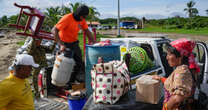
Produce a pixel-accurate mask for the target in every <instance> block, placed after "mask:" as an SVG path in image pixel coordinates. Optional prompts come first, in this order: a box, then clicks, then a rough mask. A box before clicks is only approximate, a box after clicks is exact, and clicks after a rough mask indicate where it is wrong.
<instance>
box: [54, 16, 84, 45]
mask: <svg viewBox="0 0 208 110" xmlns="http://www.w3.org/2000/svg"><path fill="white" fill-rule="evenodd" d="M56 28H57V29H58V30H59V37H60V39H61V41H63V42H67V43H72V42H75V41H77V40H78V32H79V30H80V29H81V28H82V29H84V30H85V29H87V28H88V25H87V23H86V21H85V20H82V21H76V20H75V19H74V17H73V14H72V13H70V14H66V15H64V16H63V17H62V18H61V20H59V22H58V23H57V24H56Z"/></svg>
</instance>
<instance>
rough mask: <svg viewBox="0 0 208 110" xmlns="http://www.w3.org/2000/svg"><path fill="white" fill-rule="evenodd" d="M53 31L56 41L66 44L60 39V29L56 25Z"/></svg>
mask: <svg viewBox="0 0 208 110" xmlns="http://www.w3.org/2000/svg"><path fill="white" fill-rule="evenodd" d="M51 33H52V34H53V35H54V37H55V42H57V43H59V44H61V45H64V43H63V42H62V41H61V40H60V37H59V30H58V29H57V28H56V27H55V26H54V27H53V29H52V30H51Z"/></svg>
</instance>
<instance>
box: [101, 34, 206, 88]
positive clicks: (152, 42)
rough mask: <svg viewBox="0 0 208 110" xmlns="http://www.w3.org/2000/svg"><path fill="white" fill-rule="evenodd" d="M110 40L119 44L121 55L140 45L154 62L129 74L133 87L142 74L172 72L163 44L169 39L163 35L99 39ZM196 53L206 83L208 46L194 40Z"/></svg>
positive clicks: (167, 74) (166, 74)
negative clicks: (149, 66) (135, 73)
mask: <svg viewBox="0 0 208 110" xmlns="http://www.w3.org/2000/svg"><path fill="white" fill-rule="evenodd" d="M105 40H110V41H111V43H113V44H119V45H120V48H121V57H122V55H124V53H125V52H126V51H123V50H128V49H129V48H131V47H134V46H140V47H142V48H143V49H145V50H146V52H147V54H148V56H149V57H150V59H151V60H152V61H153V62H154V64H155V66H154V67H153V68H151V69H147V70H145V71H143V72H140V73H138V74H137V75H133V76H131V80H132V82H131V83H132V84H133V86H132V87H133V88H135V85H134V84H135V80H136V79H137V78H138V77H140V76H141V75H143V74H159V75H162V76H165V77H167V76H169V74H170V73H171V72H172V70H173V69H172V68H171V67H169V65H168V62H167V60H166V52H165V48H164V46H165V44H166V43H169V42H170V41H171V40H170V39H167V38H165V37H159V38H150V37H147V38H136V37H133V38H101V41H105ZM193 52H194V54H195V55H196V61H197V62H198V64H199V66H200V69H201V72H200V76H201V79H202V82H203V83H208V47H207V45H206V44H205V43H203V42H200V41H196V46H195V49H194V51H193Z"/></svg>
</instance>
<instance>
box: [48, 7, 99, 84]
mask: <svg viewBox="0 0 208 110" xmlns="http://www.w3.org/2000/svg"><path fill="white" fill-rule="evenodd" d="M88 14H89V8H88V7H87V6H86V5H81V6H79V7H78V8H77V10H76V11H75V12H73V13H69V14H66V15H64V16H63V17H62V18H61V19H60V20H59V22H58V23H57V24H56V25H55V26H54V27H53V29H52V34H53V35H54V36H55V42H57V43H58V44H59V45H60V51H61V52H63V53H64V56H66V57H69V58H72V57H73V59H74V60H75V62H76V65H75V67H74V70H73V73H72V75H71V79H70V81H71V82H74V81H75V79H76V75H77V74H80V73H81V74H82V75H84V73H85V71H84V70H85V68H84V62H83V61H82V54H81V49H80V47H79V41H78V32H79V31H80V29H82V31H83V32H85V33H86V35H87V37H88V39H89V43H90V44H94V43H95V41H94V39H93V36H92V33H91V32H90V31H89V29H88V25H87V23H86V21H85V18H86V17H87V16H88ZM83 79H84V76H83Z"/></svg>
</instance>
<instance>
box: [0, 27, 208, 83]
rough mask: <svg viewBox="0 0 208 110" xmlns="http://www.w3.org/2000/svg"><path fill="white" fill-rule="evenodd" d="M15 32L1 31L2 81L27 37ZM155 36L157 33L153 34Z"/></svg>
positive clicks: (207, 38) (174, 36)
mask: <svg viewBox="0 0 208 110" xmlns="http://www.w3.org/2000/svg"><path fill="white" fill-rule="evenodd" d="M116 32H117V31H116V30H107V31H98V33H99V34H105V35H110V36H116ZM15 33H16V32H15V31H14V30H5V29H0V65H1V66H0V80H2V79H4V78H5V77H6V76H8V67H9V66H10V65H11V64H12V61H13V60H14V57H15V55H16V50H17V49H18V48H19V47H20V46H19V45H18V44H17V43H18V42H19V41H22V40H24V38H25V37H21V36H17V35H16V34H15ZM125 33H136V32H134V31H124V30H122V31H121V34H122V35H123V36H125ZM151 34H155V33H151ZM168 37H169V38H172V39H177V38H182V37H186V38H190V39H193V40H200V41H204V42H206V43H208V36H196V35H183V34H168Z"/></svg>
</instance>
